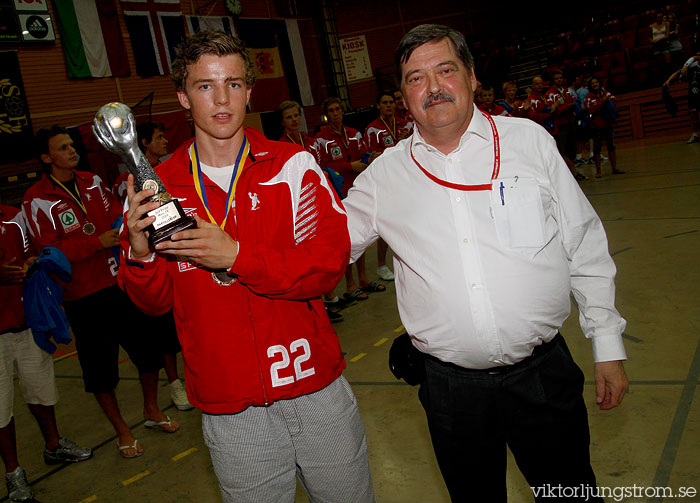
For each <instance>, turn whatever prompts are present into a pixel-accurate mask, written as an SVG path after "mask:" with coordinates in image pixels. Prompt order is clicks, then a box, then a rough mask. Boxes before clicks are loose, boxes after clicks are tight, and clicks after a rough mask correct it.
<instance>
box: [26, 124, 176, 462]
mask: <svg viewBox="0 0 700 503" xmlns="http://www.w3.org/2000/svg"><path fill="white" fill-rule="evenodd" d="M35 141H36V144H37V149H38V153H39V156H40V159H41V161H42V163H43V165H44V168H45V170H46V172H45V173H44V175H43V176H42V178H41V180H39V181H38V182H37V183H36V184H35V185H33V186H32V187H31V188H30V189H29V190H27V192H26V194H25V195H24V200H23V202H22V210H23V212H24V216H25V218H26V220H27V222H28V224H29V234H30V237H31V241H32V244H33V246H34V248H36V249H38V250H40V249H42V248H44V247H45V246H55V247H56V248H58V249H59V250H61V251H62V252H63V253H64V255H65V256H66V257H67V258H68V260H69V262H70V264H71V269H72V277H71V280H70V281H69V282H67V283H66V285H65V290H64V297H63V307H64V309H65V311H66V315H67V316H68V321H69V322H70V324H71V327H72V329H73V335H74V336H75V345H76V349H77V350H78V360H79V361H80V366H81V368H82V371H83V381H84V384H85V391H86V392H88V393H93V394H94V395H95V398H96V399H97V402H98V403H99V404H100V406H101V407H102V410H103V412H104V413H105V415H106V416H107V419H108V420H109V421H110V423H111V424H112V426H113V427H114V430H115V432H116V434H117V437H118V447H119V452H120V454H121V455H122V456H123V457H125V458H133V457H136V456H140V455H141V454H143V447H142V446H141V444H140V443H139V442H138V441H137V440H136V439H135V438H134V436H133V434H132V432H131V430H130V428H129V426H128V425H127V424H126V422H125V421H124V418H123V417H122V415H121V412H120V410H119V404H118V402H117V397H116V394H115V389H116V386H117V383H118V382H119V367H118V356H119V346H120V345H121V346H122V347H123V348H124V349H125V350H126V352H127V353H128V354H129V357H130V358H131V360H132V361H133V362H134V364H135V365H136V367H137V369H138V371H139V379H140V381H141V389H142V391H143V398H144V407H143V415H144V418H145V419H146V422H145V426H146V427H150V428H155V429H159V430H162V431H165V432H168V433H172V432H175V431H176V430H177V429H178V428H179V425H178V424H177V422H175V420H171V419H170V418H169V417H167V416H166V415H165V414H164V413H163V411H161V410H160V408H159V407H158V402H157V385H158V370H159V369H160V368H161V367H162V366H163V359H162V356H161V354H160V348H158V347H156V344H152V343H151V342H150V339H148V338H144V337H143V334H142V333H141V331H140V330H138V327H135V326H134V325H133V324H134V322H133V321H132V320H134V319H137V317H138V318H140V316H141V313H139V312H138V310H137V309H136V307H135V306H134V305H133V304H131V303H130V302H129V300H128V299H127V298H126V296H125V295H124V293H123V292H121V291H120V290H119V287H117V261H116V259H115V258H114V255H113V253H112V247H113V246H116V245H118V244H119V231H118V230H117V229H112V228H111V226H112V223H113V222H114V220H115V219H116V218H118V217H119V216H120V215H121V214H122V205H121V204H119V202H118V201H117V200H116V198H115V197H114V196H113V195H112V192H111V191H110V190H109V189H108V188H107V187H106V186H105V184H104V183H103V182H102V179H100V177H99V176H97V175H95V174H94V173H90V172H87V171H77V170H75V168H76V166H77V165H78V155H77V152H76V151H75V148H73V140H72V139H71V137H70V136H69V135H68V133H67V131H66V129H65V128H64V127H62V126H58V125H56V126H53V127H51V128H49V129H41V130H39V131H38V132H37V134H36V137H35ZM118 320H123V322H121V323H120V322H118Z"/></svg>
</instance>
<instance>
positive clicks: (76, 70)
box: [54, 0, 129, 78]
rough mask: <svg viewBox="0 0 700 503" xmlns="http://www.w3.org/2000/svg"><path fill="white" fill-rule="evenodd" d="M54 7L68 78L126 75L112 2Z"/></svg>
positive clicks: (72, 1)
mask: <svg viewBox="0 0 700 503" xmlns="http://www.w3.org/2000/svg"><path fill="white" fill-rule="evenodd" d="M54 5H55V12H56V16H57V18H58V29H59V30H60V32H61V43H62V45H63V52H64V53H65V55H66V69H67V73H68V76H69V77H72V78H81V77H123V76H125V75H129V61H128V59H127V57H126V49H125V46H124V39H123V38H122V32H121V28H120V27H119V17H118V16H117V7H116V5H115V3H114V1H113V0H62V1H58V2H55V3H54Z"/></svg>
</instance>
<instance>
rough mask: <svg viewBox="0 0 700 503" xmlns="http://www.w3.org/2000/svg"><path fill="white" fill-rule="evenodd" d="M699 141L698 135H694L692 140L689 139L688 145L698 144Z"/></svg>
mask: <svg viewBox="0 0 700 503" xmlns="http://www.w3.org/2000/svg"><path fill="white" fill-rule="evenodd" d="M699 141H700V138H698V135H696V134H695V133H693V136H691V137H690V138H688V141H687V142H686V143H688V144H689V145H690V144H691V143H697V142H699Z"/></svg>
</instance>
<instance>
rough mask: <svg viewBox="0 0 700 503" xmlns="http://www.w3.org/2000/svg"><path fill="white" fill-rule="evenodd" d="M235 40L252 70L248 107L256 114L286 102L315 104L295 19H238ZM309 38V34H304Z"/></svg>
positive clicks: (274, 108)
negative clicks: (246, 55) (243, 51)
mask: <svg viewBox="0 0 700 503" xmlns="http://www.w3.org/2000/svg"><path fill="white" fill-rule="evenodd" d="M236 25H237V27H238V37H239V38H240V39H241V40H243V42H244V43H245V45H246V47H247V48H248V55H249V56H250V59H251V61H252V62H253V65H254V68H255V78H256V82H255V87H254V89H253V94H252V97H251V105H252V108H253V110H254V111H255V112H264V111H268V110H276V109H277V108H278V107H279V105H280V103H282V102H283V101H285V100H289V99H292V100H295V101H297V102H299V103H300V104H301V105H302V106H308V105H313V104H314V97H313V94H312V92H311V84H310V79H309V73H308V70H307V64H306V58H305V55H304V47H303V43H302V37H301V34H300V29H299V25H298V23H297V21H296V20H279V19H238V20H237V21H236ZM307 35H308V34H307Z"/></svg>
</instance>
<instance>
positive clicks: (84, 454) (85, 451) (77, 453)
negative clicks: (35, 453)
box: [44, 437, 92, 465]
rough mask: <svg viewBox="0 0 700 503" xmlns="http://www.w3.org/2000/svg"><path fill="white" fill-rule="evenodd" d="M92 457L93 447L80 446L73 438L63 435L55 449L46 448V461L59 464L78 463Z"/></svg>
mask: <svg viewBox="0 0 700 503" xmlns="http://www.w3.org/2000/svg"><path fill="white" fill-rule="evenodd" d="M91 457H92V449H90V448H89V447H80V446H79V445H78V444H76V443H75V442H73V441H72V440H68V439H67V438H63V437H61V438H60V439H59V441H58V447H57V448H56V450H55V451H49V450H47V449H44V463H46V464H47V465H57V464H59V463H77V462H78V461H85V460H86V459H90V458H91Z"/></svg>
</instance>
